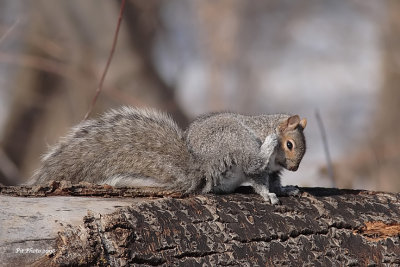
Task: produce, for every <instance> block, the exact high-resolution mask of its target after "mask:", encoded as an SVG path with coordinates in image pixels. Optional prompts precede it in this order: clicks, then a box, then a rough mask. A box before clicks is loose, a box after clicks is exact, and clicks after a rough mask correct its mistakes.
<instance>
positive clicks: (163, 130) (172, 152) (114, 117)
mask: <svg viewBox="0 0 400 267" xmlns="http://www.w3.org/2000/svg"><path fill="white" fill-rule="evenodd" d="M166 144H167V145H166ZM166 162H168V164H166ZM191 163H192V160H191V158H190V153H189V152H188V151H187V149H186V146H185V141H184V139H183V133H182V130H181V129H180V128H179V127H178V125H177V124H176V123H175V122H174V121H173V120H172V119H171V118H170V117H169V116H168V115H166V114H164V113H162V112H159V111H156V110H153V109H136V108H130V107H123V108H121V109H117V110H112V111H110V112H108V113H106V114H105V115H103V116H101V117H100V118H98V119H94V120H89V121H84V122H82V123H81V124H79V125H77V126H76V127H74V128H73V129H72V131H71V132H70V133H69V134H68V135H67V136H66V137H65V138H64V139H62V140H61V141H60V142H59V143H58V144H57V145H56V146H54V147H53V148H52V149H51V150H50V152H49V153H48V154H47V155H45V156H44V157H43V159H42V166H41V167H40V169H38V170H37V171H36V173H35V175H34V177H33V179H32V182H31V183H35V184H40V183H44V182H47V181H50V180H68V181H71V182H73V183H76V182H80V181H87V182H92V183H107V184H111V185H118V186H143V185H146V186H166V187H168V186H173V187H174V188H175V189H176V187H177V186H176V183H177V181H179V182H178V184H179V185H180V187H183V188H182V189H183V190H185V189H187V188H188V187H190V185H188V184H186V183H187V182H185V181H187V176H188V175H190V173H189V170H190V169H191V166H188V165H190V164H191Z"/></svg>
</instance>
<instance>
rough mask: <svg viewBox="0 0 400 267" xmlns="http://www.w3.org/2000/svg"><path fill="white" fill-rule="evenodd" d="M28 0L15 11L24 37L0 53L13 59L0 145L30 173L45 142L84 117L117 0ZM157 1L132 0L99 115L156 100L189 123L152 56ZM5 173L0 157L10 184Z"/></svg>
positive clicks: (1, 178) (4, 59)
mask: <svg viewBox="0 0 400 267" xmlns="http://www.w3.org/2000/svg"><path fill="white" fill-rule="evenodd" d="M24 5H28V6H26V7H25V9H23V10H22V11H21V10H19V11H20V13H22V14H19V13H18V12H16V11H15V12H16V13H18V14H16V15H19V16H21V17H23V18H24V20H23V21H24V22H22V23H21V25H20V27H19V29H18V31H19V32H26V34H23V35H22V34H21V35H20V36H19V35H17V37H16V38H20V41H21V42H22V43H23V44H24V45H21V46H20V47H21V48H20V49H18V50H17V49H15V50H16V51H7V52H8V53H3V54H0V64H8V65H10V64H12V65H14V66H15V67H16V71H15V78H14V79H15V81H14V82H13V83H12V85H13V88H9V89H8V90H10V92H12V99H13V100H12V102H11V104H10V111H9V114H10V116H8V118H7V122H6V125H5V132H4V133H3V134H2V140H1V143H0V145H1V147H2V148H3V150H4V152H5V153H4V154H5V155H6V156H7V157H8V159H9V160H10V161H11V162H13V163H15V165H16V166H17V167H18V168H19V169H20V171H21V172H20V173H21V175H22V176H23V177H29V176H30V175H31V173H32V171H33V170H34V169H35V168H37V166H38V164H39V158H40V154H42V153H44V151H45V150H47V146H48V145H49V144H50V145H51V144H54V143H55V142H56V141H57V140H58V139H59V137H60V136H62V135H64V134H65V132H66V131H67V130H68V128H69V127H71V126H72V125H74V124H76V123H78V122H80V121H81V120H82V119H83V116H84V114H85V113H86V111H87V109H88V106H89V103H90V102H91V99H92V98H93V96H94V93H95V89H96V87H97V85H98V82H99V79H100V75H101V72H102V70H103V68H104V65H105V62H106V60H107V56H108V54H109V50H110V49H111V43H112V38H113V35H114V32H115V27H116V23H117V18H118V9H119V1H106V0H105V1H99V0H92V1H77V0H71V1H61V2H59V1H57V2H55V1H51V0H39V1H35V3H26V2H24ZM159 5H160V1H156V0H151V1H128V5H127V7H126V13H125V15H124V20H123V25H122V28H121V31H120V35H119V40H118V44H117V48H116V52H115V54H114V58H113V61H112V63H111V66H110V69H109V71H108V73H107V76H106V80H105V84H104V89H103V92H102V94H101V95H100V98H99V99H98V101H97V103H96V105H95V108H94V110H93V111H94V112H93V113H92V114H94V116H96V115H95V114H97V113H99V112H103V111H104V110H105V109H108V108H110V107H114V106H118V105H134V106H139V107H140V106H151V107H155V108H160V109H162V110H164V111H166V112H169V113H171V114H172V116H173V117H174V118H175V119H176V120H177V122H178V123H179V124H180V125H181V126H185V125H186V124H187V121H188V120H187V117H186V116H185V114H184V113H183V112H182V110H181V109H180V107H179V104H178V103H177V102H176V101H175V98H174V90H173V89H172V88H170V87H169V86H167V85H166V84H165V83H164V82H163V81H162V79H161V78H160V77H159V75H158V73H157V72H156V70H155V67H154V63H153V61H152V57H151V49H152V46H153V41H154V40H153V34H154V31H156V30H157V27H159V26H160V25H158V24H157V23H153V22H156V21H158V20H157V17H158V7H159ZM28 10H29V12H28ZM149 20H150V23H148V21H149ZM8 65H7V66H8ZM10 79H12V76H10ZM0 163H1V162H0ZM6 175H7V173H6V172H5V171H2V168H1V164H0V183H3V184H10V177H8V179H5V177H6ZM14 182H16V181H15V180H14ZM11 183H12V182H11Z"/></svg>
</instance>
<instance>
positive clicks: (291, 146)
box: [286, 141, 293, 150]
mask: <svg viewBox="0 0 400 267" xmlns="http://www.w3.org/2000/svg"><path fill="white" fill-rule="evenodd" d="M286 146H287V148H289V150H292V148H293V144H292V142H290V141H287V142H286Z"/></svg>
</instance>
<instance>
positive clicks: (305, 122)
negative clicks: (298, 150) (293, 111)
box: [300, 118, 307, 130]
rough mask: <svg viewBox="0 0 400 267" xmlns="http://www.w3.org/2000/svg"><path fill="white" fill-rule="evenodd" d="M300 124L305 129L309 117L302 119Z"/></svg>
mask: <svg viewBox="0 0 400 267" xmlns="http://www.w3.org/2000/svg"><path fill="white" fill-rule="evenodd" d="M300 126H301V128H303V130H304V128H306V126H307V119H306V118H304V119H302V120H301V121H300Z"/></svg>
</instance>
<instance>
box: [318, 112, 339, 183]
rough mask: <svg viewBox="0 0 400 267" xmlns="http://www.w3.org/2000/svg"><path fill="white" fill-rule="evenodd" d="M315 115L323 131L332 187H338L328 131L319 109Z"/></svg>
mask: <svg viewBox="0 0 400 267" xmlns="http://www.w3.org/2000/svg"><path fill="white" fill-rule="evenodd" d="M315 117H316V118H317V123H318V127H319V130H320V132H321V137H322V143H323V145H324V150H325V156H326V163H327V168H328V175H329V178H330V180H331V183H332V187H336V181H335V176H334V173H333V165H332V160H331V156H330V153H329V146H328V140H327V138H326V131H325V127H324V124H323V122H322V119H321V116H320V115H319V111H318V110H316V111H315Z"/></svg>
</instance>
